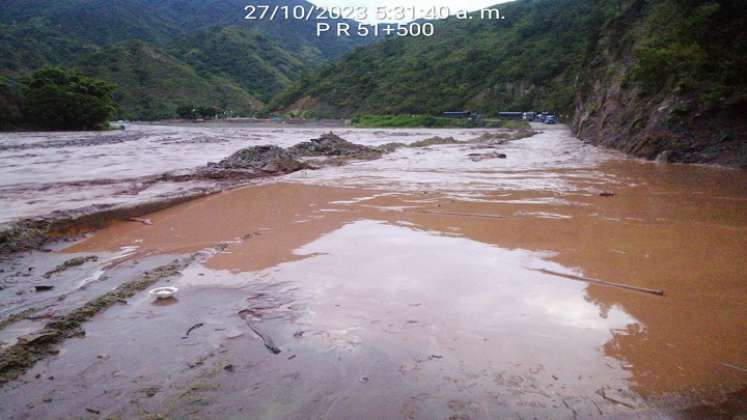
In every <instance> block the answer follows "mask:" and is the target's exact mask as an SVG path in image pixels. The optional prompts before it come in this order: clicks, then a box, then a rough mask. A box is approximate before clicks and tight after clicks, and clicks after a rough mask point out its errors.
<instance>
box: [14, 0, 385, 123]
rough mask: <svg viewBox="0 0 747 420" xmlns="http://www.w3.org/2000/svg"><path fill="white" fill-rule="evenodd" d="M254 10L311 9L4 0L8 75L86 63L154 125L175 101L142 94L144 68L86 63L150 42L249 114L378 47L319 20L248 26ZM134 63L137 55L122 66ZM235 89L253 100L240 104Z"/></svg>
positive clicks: (187, 0) (233, 3)
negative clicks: (332, 63) (319, 32)
mask: <svg viewBox="0 0 747 420" xmlns="http://www.w3.org/2000/svg"><path fill="white" fill-rule="evenodd" d="M252 3H260V4H264V5H275V4H277V5H289V6H294V5H301V6H304V7H307V8H308V7H311V4H310V3H308V2H306V1H304V0H261V1H259V0H258V1H247V0H117V1H110V0H3V1H2V2H0V50H2V51H3V54H2V55H0V75H2V76H6V77H10V78H13V79H16V80H19V79H20V78H21V77H22V76H24V75H25V74H28V73H29V72H31V71H33V70H35V69H37V68H39V67H42V66H44V65H47V64H54V65H63V66H76V65H78V63H79V62H80V60H84V61H85V65H84V66H82V67H83V68H82V69H83V70H84V71H85V72H88V73H89V75H91V76H95V77H100V78H104V79H105V80H108V81H112V82H117V81H125V83H124V84H122V85H121V86H120V88H119V91H118V92H119V93H118V95H117V98H118V101H119V106H120V109H121V110H122V116H128V117H133V116H137V117H138V118H148V119H153V118H160V117H163V116H167V115H168V116H172V115H174V111H175V110H174V109H155V108H153V106H155V105H156V104H162V103H164V104H171V103H172V102H173V101H171V100H167V101H165V102H164V101H162V100H161V98H159V97H158V96H156V95H159V94H160V91H159V90H156V91H149V90H148V89H144V87H145V86H138V85H137V83H136V82H137V80H138V76H137V74H134V73H133V74H124V72H127V71H135V70H136V69H137V66H124V67H121V68H120V70H119V73H117V74H116V75H114V74H113V73H112V72H110V71H107V70H106V68H107V66H106V64H107V63H106V62H101V63H95V62H94V61H91V59H90V58H84V57H99V58H114V55H113V54H114V53H115V52H121V51H122V50H121V49H120V47H114V46H115V45H119V44H120V43H121V42H124V41H128V40H139V41H142V42H145V43H147V44H148V46H147V49H149V50H150V51H151V52H152V51H158V55H160V56H164V55H169V56H171V57H170V58H169V60H168V61H169V62H170V63H171V64H173V65H174V66H176V68H178V69H179V70H178V71H177V74H179V75H180V76H179V79H180V80H187V79H191V76H190V77H187V75H186V73H185V72H184V70H186V69H185V68H184V66H185V65H186V66H194V68H193V69H191V70H190V71H191V72H192V73H197V75H198V77H199V78H200V79H201V82H200V84H204V83H209V84H210V85H211V86H213V85H215V84H216V83H217V85H219V86H221V89H220V90H218V92H221V93H220V95H219V96H221V97H231V98H233V99H232V100H228V102H227V103H230V104H232V107H234V108H238V109H244V110H245V109H248V108H246V107H243V106H241V107H236V104H237V103H236V100H238V99H239V97H241V98H242V99H241V100H242V101H243V100H246V98H249V97H251V98H253V100H254V98H261V99H263V100H266V99H269V98H270V97H271V96H272V95H274V94H276V93H278V92H279V91H280V90H282V89H283V88H285V87H287V86H288V85H289V84H290V83H291V82H293V81H295V80H297V78H298V77H299V75H300V74H301V72H302V69H308V68H313V67H315V66H318V65H320V64H321V63H325V62H328V61H329V60H332V59H335V58H337V57H339V56H341V55H343V54H345V53H346V52H348V51H350V50H351V49H353V48H355V47H356V46H359V45H366V44H370V43H371V42H374V41H375V40H376V39H374V38H357V37H355V38H345V37H340V38H338V37H335V36H323V37H317V36H315V34H314V31H315V25H316V20H315V19H314V18H312V19H310V20H309V21H305V20H300V21H285V20H280V19H276V20H273V21H270V20H262V21H247V20H244V16H245V12H244V6H246V5H247V4H252ZM141 46H142V45H141ZM143 47H145V46H143ZM144 51H145V49H144V50H142V52H144ZM92 54H93V55H92ZM127 54H129V53H127ZM145 55H146V56H147V55H148V54H145ZM132 58H133V56H132V55H131V54H129V55H127V56H126V57H124V58H123V59H124V61H128V60H130V59H132ZM174 60H176V61H178V62H179V63H178V65H176V64H175V61H174ZM146 73H148V71H146ZM109 77H114V78H112V79H109ZM229 86H230V88H229ZM236 89H241V90H244V91H245V92H243V94H241V95H238V96H237V92H235V90H236ZM180 92H181V93H179V94H176V95H174V96H175V97H179V98H183V97H184V95H182V93H186V92H196V91H195V90H189V89H186V90H185V89H181V90H180ZM150 96H153V97H150ZM134 97H141V100H140V102H143V104H150V105H148V106H145V105H143V104H140V105H137V104H136V103H135V102H134V101H131V100H124V99H123V98H134ZM214 98H215V95H206V94H198V95H196V96H194V97H193V98H192V100H191V101H190V102H191V103H197V104H200V105H212V106H221V104H220V103H205V104H201V103H200V102H201V101H202V100H205V99H214ZM224 102H225V101H224ZM253 107H254V105H253V106H252V108H253Z"/></svg>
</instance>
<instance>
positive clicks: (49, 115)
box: [23, 67, 116, 130]
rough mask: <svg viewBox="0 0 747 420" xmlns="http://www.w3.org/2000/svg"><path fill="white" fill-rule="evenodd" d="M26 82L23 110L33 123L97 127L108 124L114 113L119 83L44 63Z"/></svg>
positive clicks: (57, 127) (53, 126)
mask: <svg viewBox="0 0 747 420" xmlns="http://www.w3.org/2000/svg"><path fill="white" fill-rule="evenodd" d="M23 83H24V103H23V114H24V119H25V120H26V122H27V124H28V125H30V126H34V127H39V128H43V129H49V130H97V129H102V128H106V127H107V125H108V122H109V119H110V118H111V117H112V115H114V111H115V108H114V99H113V93H114V90H115V88H116V86H115V85H112V84H110V83H107V82H104V81H101V80H96V79H93V78H90V77H87V76H84V75H82V74H80V73H79V72H77V71H70V70H65V69H62V68H60V67H45V68H42V69H41V70H37V71H36V72H34V73H33V74H32V75H31V76H30V77H28V78H27V79H26V80H24V82H23Z"/></svg>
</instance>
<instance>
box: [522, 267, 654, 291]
mask: <svg viewBox="0 0 747 420" xmlns="http://www.w3.org/2000/svg"><path fill="white" fill-rule="evenodd" d="M534 271H539V272H540V273H543V274H549V275H552V276H558V277H564V278H567V279H572V280H580V281H585V282H587V283H594V284H601V285H602V286H611V287H619V288H621V289H628V290H634V291H636V292H642V293H650V294H652V295H659V296H664V291H663V290H661V289H647V288H645V287H638V286H631V285H628V284H622V283H613V282H610V281H604V280H596V279H590V278H586V277H580V276H574V275H573V274H565V273H558V272H557V271H551V270H545V269H544V268H540V269H534Z"/></svg>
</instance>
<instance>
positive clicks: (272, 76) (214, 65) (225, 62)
mask: <svg viewBox="0 0 747 420" xmlns="http://www.w3.org/2000/svg"><path fill="white" fill-rule="evenodd" d="M169 51H170V52H171V53H172V54H173V55H174V56H175V57H179V58H181V59H182V60H183V61H184V62H185V63H187V64H189V65H191V66H192V67H193V68H194V69H195V70H196V71H197V72H198V73H199V74H200V75H202V76H203V77H215V76H219V77H223V78H226V79H229V80H233V81H235V83H236V84H238V85H239V86H240V87H241V88H243V89H245V90H246V91H247V92H252V93H254V94H255V95H256V96H257V97H258V98H260V99H262V100H267V99H269V98H270V97H271V96H272V95H274V94H276V93H278V92H280V91H281V90H282V89H284V88H286V87H288V86H289V85H290V84H291V82H292V81H295V80H298V77H299V76H300V75H301V72H302V71H303V69H304V68H305V67H306V66H314V65H318V64H320V60H321V59H320V58H319V57H318V56H313V55H312V56H310V57H305V56H302V55H299V54H296V53H293V52H291V51H289V50H287V49H283V48H281V47H279V46H277V45H276V44H275V43H273V42H272V41H270V40H269V39H267V38H266V37H265V36H262V35H257V34H254V33H252V32H250V31H249V30H247V29H244V28H240V27H232V26H227V27H221V26H216V27H213V28H211V29H207V30H204V31H201V32H198V33H195V34H191V35H189V36H187V37H185V38H184V39H182V40H179V41H178V42H176V43H175V44H173V45H172V46H171V47H170V48H169Z"/></svg>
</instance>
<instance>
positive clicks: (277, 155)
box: [212, 145, 305, 173]
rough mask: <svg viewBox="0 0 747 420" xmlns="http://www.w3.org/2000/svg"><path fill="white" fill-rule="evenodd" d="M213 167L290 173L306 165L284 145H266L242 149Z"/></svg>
mask: <svg viewBox="0 0 747 420" xmlns="http://www.w3.org/2000/svg"><path fill="white" fill-rule="evenodd" d="M212 167H214V168H216V167H217V168H221V169H252V170H258V171H263V172H270V173H290V172H295V171H298V170H301V169H304V168H305V165H304V164H303V162H300V161H298V160H296V159H295V157H294V156H293V155H292V154H291V153H289V152H288V151H287V150H285V149H283V148H282V147H278V146H270V145H266V146H254V147H247V148H246V149H241V150H239V151H238V152H236V153H234V154H232V155H231V156H229V157H227V158H225V159H223V160H222V161H220V162H219V163H217V164H215V165H213V166H212Z"/></svg>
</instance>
